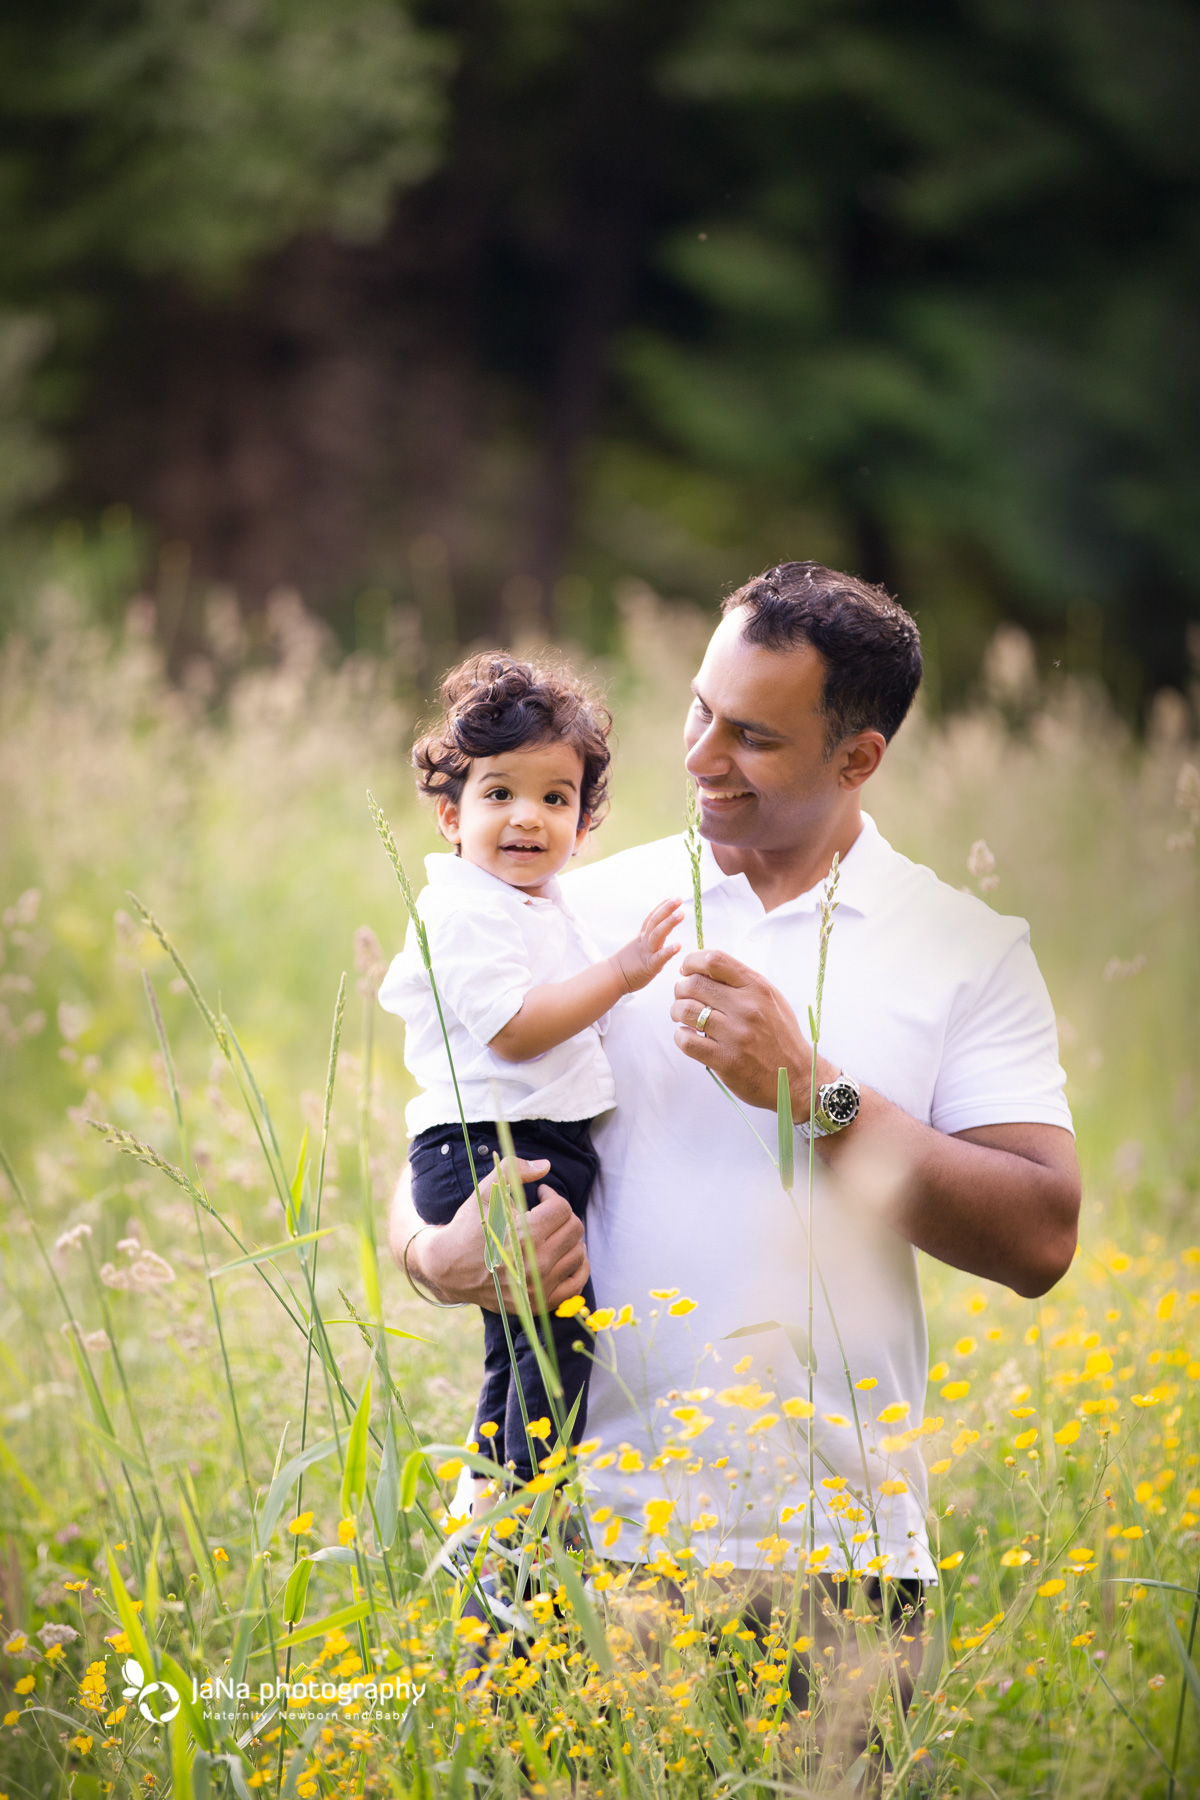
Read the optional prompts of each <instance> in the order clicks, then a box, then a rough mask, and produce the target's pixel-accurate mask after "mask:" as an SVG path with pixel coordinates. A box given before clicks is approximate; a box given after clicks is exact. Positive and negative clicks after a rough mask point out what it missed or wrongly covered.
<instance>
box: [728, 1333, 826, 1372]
mask: <svg viewBox="0 0 1200 1800" xmlns="http://www.w3.org/2000/svg"><path fill="white" fill-rule="evenodd" d="M765 1331H782V1333H783V1335H784V1336H785V1337H786V1339H787V1341H788V1343H789V1344H790V1345H791V1346H792V1349H793V1350H794V1351H795V1353H796V1356H797V1358H798V1359H799V1361H800V1362H801V1363H802V1364H803V1365H804V1367H805V1368H806V1369H808V1368H811V1369H812V1372H813V1374H814V1375H815V1374H816V1372H817V1359H816V1356H815V1354H814V1353H813V1351H812V1349H811V1347H810V1345H809V1341H808V1333H807V1331H805V1329H804V1327H803V1325H794V1324H788V1323H787V1322H785V1323H784V1324H782V1325H781V1324H780V1322H779V1320H778V1319H762V1320H760V1321H759V1323H758V1324H757V1325H740V1326H739V1327H738V1329H737V1330H736V1331H727V1332H726V1333H725V1337H726V1340H728V1339H729V1338H744V1337H761V1336H762V1334H763V1332H765Z"/></svg>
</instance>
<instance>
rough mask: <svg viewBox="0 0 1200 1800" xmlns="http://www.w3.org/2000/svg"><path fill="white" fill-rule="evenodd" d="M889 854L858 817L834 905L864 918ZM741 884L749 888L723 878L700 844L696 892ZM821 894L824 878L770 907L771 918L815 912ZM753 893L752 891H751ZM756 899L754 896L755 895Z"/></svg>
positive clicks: (869, 821) (866, 817)
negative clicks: (698, 877) (697, 887)
mask: <svg viewBox="0 0 1200 1800" xmlns="http://www.w3.org/2000/svg"><path fill="white" fill-rule="evenodd" d="M890 855H891V852H890V851H889V849H888V847H887V846H886V845H885V844H884V842H883V839H882V838H881V837H880V835H879V827H878V826H877V825H876V823H875V821H874V819H873V818H872V817H871V816H870V814H869V813H864V814H863V815H862V830H861V831H860V832H859V834H858V836H857V837H856V838H855V840H854V842H853V843H852V844H851V846H850V848H849V850H847V852H846V854H845V856H843V858H842V860H841V863H840V865H839V877H838V890H837V900H838V905H839V907H840V908H842V909H843V910H844V911H846V912H856V913H861V914H862V915H863V916H864V917H865V916H866V915H867V913H868V912H869V911H870V909H871V906H872V904H873V903H874V902H875V900H877V899H878V896H879V884H880V881H881V880H882V879H884V878H885V867H886V864H887V861H888V859H889V857H890ZM737 882H744V883H745V884H746V886H747V887H748V888H750V881H749V878H748V877H747V876H746V875H744V874H742V873H740V872H739V873H737V874H735V875H726V873H725V871H724V870H723V869H722V867H721V865H720V863H719V862H718V861H717V859H716V856H715V854H714V853H713V847H712V845H711V844H710V843H709V842H708V840H707V838H705V839H703V840H702V841H701V845H700V891H701V893H702V894H708V893H712V892H713V891H715V889H717V888H719V887H721V886H722V885H725V884H728V885H730V886H732V885H734V884H735V883H737ZM824 891H825V878H822V880H820V881H819V882H817V884H816V886H815V887H810V888H809V889H808V890H807V891H806V892H805V893H803V894H797V895H796V896H795V898H794V899H792V900H785V901H784V902H783V903H782V904H781V905H780V906H776V907H775V908H773V910H772V912H771V915H770V916H771V917H772V918H778V917H781V916H783V915H785V914H787V913H805V912H817V911H818V910H819V908H820V905H821V899H822V896H823V894H824ZM751 892H753V888H751ZM755 897H756V898H757V896H755Z"/></svg>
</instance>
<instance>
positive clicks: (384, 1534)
mask: <svg viewBox="0 0 1200 1800" xmlns="http://www.w3.org/2000/svg"><path fill="white" fill-rule="evenodd" d="M399 1523H400V1459H399V1456H398V1455H397V1452H396V1432H395V1429H394V1427H393V1425H392V1415H391V1413H390V1412H389V1413H388V1416H387V1422H386V1424H385V1425H384V1428H383V1455H382V1457H381V1458H380V1462H379V1480H378V1481H377V1482H376V1483H375V1529H376V1530H377V1531H378V1533H379V1542H380V1544H381V1545H382V1547H383V1548H384V1549H385V1550H390V1549H391V1547H392V1544H393V1543H394V1542H395V1538H396V1527H397V1525H398V1524H399Z"/></svg>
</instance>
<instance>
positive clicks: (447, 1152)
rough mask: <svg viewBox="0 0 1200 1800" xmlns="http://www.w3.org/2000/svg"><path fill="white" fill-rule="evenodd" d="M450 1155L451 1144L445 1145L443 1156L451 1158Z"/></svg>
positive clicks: (443, 1146)
mask: <svg viewBox="0 0 1200 1800" xmlns="http://www.w3.org/2000/svg"><path fill="white" fill-rule="evenodd" d="M449 1154H450V1146H449V1144H443V1145H442V1155H443V1156H449Z"/></svg>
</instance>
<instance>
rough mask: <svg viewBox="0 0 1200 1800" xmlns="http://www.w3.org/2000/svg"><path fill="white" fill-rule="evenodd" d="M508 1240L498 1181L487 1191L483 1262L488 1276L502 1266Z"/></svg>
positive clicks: (502, 1199) (502, 1195)
mask: <svg viewBox="0 0 1200 1800" xmlns="http://www.w3.org/2000/svg"><path fill="white" fill-rule="evenodd" d="M507 1238H508V1218H507V1216H506V1214H505V1211H504V1193H503V1190H502V1188H501V1186H500V1182H499V1181H498V1180H496V1181H493V1183H492V1185H491V1187H490V1188H489V1189H488V1203H487V1229H486V1231H485V1233H484V1239H483V1261H484V1266H485V1267H486V1269H487V1271H488V1274H489V1275H490V1274H491V1273H492V1272H493V1271H494V1270H496V1269H499V1268H502V1267H503V1266H504V1246H505V1243H506V1242H507Z"/></svg>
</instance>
